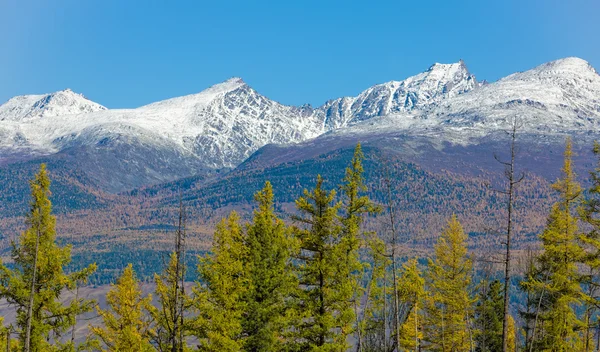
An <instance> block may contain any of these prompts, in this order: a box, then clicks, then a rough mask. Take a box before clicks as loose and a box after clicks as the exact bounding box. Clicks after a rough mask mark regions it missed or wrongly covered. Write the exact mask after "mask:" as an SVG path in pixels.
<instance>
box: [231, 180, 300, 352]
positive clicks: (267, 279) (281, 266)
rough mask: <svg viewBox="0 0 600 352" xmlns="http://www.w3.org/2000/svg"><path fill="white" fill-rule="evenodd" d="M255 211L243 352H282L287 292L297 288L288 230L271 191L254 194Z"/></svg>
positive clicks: (250, 236) (251, 226)
mask: <svg viewBox="0 0 600 352" xmlns="http://www.w3.org/2000/svg"><path fill="white" fill-rule="evenodd" d="M255 198H256V201H257V202H258V209H256V210H255V211H254V218H253V220H252V223H250V224H249V225H248V226H247V229H246V233H247V235H246V241H247V251H248V252H247V255H248V259H247V268H246V271H247V277H248V282H249V286H248V290H247V291H246V292H245V294H244V296H243V302H244V306H245V312H244V315H243V319H242V329H243V331H244V332H245V334H246V336H247V337H246V339H245V341H244V350H245V351H281V350H282V349H284V348H285V338H284V336H285V334H286V332H287V330H288V329H289V325H290V320H289V319H288V316H289V314H288V313H289V305H288V303H287V302H286V300H287V298H288V297H289V295H290V293H291V292H292V291H293V290H294V289H295V287H297V282H296V280H295V276H294V272H293V270H291V269H292V263H291V253H292V250H293V248H292V247H293V246H292V240H291V236H290V231H289V230H288V228H287V226H286V225H285V224H284V223H283V221H282V220H280V219H279V218H278V217H277V216H276V214H275V209H274V205H273V188H272V186H271V183H270V182H266V184H265V187H264V188H263V190H262V191H260V192H257V193H256V196H255Z"/></svg>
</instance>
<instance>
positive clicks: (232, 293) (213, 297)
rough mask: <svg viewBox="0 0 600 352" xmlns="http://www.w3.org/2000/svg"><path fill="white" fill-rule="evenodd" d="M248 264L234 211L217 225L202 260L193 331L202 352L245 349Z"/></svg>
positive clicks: (196, 292) (240, 227) (243, 239)
mask: <svg viewBox="0 0 600 352" xmlns="http://www.w3.org/2000/svg"><path fill="white" fill-rule="evenodd" d="M247 262H248V248H247V247H246V245H245V234H244V232H243V229H242V226H241V225H240V218H239V216H238V215H237V214H236V213H235V212H232V213H231V214H230V215H229V217H228V218H227V219H223V220H222V221H221V222H220V223H219V224H218V225H217V228H216V231H215V234H214V236H213V246H212V253H211V254H208V255H206V256H205V257H203V258H201V259H200V264H199V265H198V272H199V276H200V282H199V283H198V284H197V285H196V287H194V289H193V291H194V300H193V303H194V306H195V307H196V309H197V311H198V317H197V318H196V319H195V322H194V328H193V330H194V334H195V335H196V337H197V338H198V339H199V346H198V348H199V350H200V351H211V352H220V351H223V352H235V351H241V350H242V346H243V344H244V341H245V336H244V334H243V329H242V318H243V316H244V312H245V308H246V304H245V303H244V301H243V297H245V296H246V292H247V291H248V287H249V279H248V276H247V271H246V269H247V267H246V266H247Z"/></svg>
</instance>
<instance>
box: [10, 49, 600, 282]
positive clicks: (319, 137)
mask: <svg viewBox="0 0 600 352" xmlns="http://www.w3.org/2000/svg"><path fill="white" fill-rule="evenodd" d="M514 122H516V123H517V126H518V145H519V153H518V157H517V165H518V170H519V172H520V171H525V172H526V173H527V178H526V182H525V183H524V184H523V186H522V188H521V192H523V193H522V196H521V197H520V198H519V199H520V205H519V206H518V207H517V209H518V210H517V211H518V215H519V217H520V218H521V219H522V220H525V219H526V221H522V222H521V223H522V226H520V228H519V229H518V231H517V232H518V236H517V238H516V242H515V243H516V244H517V246H519V245H523V244H526V243H529V242H530V241H531V240H532V239H534V238H535V236H534V235H535V233H536V232H537V231H538V230H539V229H540V228H541V227H542V226H543V224H544V221H545V216H546V214H547V210H548V207H549V204H550V202H551V201H552V193H551V191H550V187H549V185H550V183H551V182H553V181H554V180H555V179H556V177H557V176H558V175H559V174H560V165H561V159H562V150H563V148H564V140H565V137H566V136H574V138H573V139H574V141H575V152H576V156H575V165H576V171H577V173H578V174H579V176H580V180H581V181H583V182H585V179H586V175H587V171H588V170H590V169H591V168H592V167H594V166H595V165H596V159H595V157H594V156H593V154H592V153H591V146H592V141H593V140H594V139H596V138H598V137H600V133H599V132H600V130H599V126H600V75H598V73H597V72H596V70H595V69H594V68H593V67H592V66H591V65H590V64H589V63H587V62H586V61H584V60H582V59H579V58H565V59H561V60H557V61H552V62H549V63H546V64H542V65H540V66H538V67H535V68H533V69H531V70H528V71H526V72H520V73H515V74H512V75H509V76H507V77H504V78H502V79H500V80H498V81H496V82H491V83H488V82H485V81H478V80H477V79H476V78H475V76H474V75H473V74H472V73H470V72H469V70H468V69H467V67H466V65H465V63H464V62H462V61H459V62H457V63H453V64H434V65H432V66H430V67H429V69H427V70H426V71H425V72H423V73H420V74H417V75H415V76H413V77H409V78H406V79H404V80H401V81H390V82H386V83H382V84H377V85H374V86H372V87H370V88H367V89H366V90H364V91H363V92H360V93H359V94H358V95H357V96H355V97H342V98H336V99H332V100H329V101H327V102H325V103H324V104H323V105H322V106H319V107H312V106H310V105H303V106H286V105H283V104H280V103H277V102H275V101H273V100H271V99H269V98H267V97H265V96H263V95H261V94H260V93H258V92H257V91H255V90H254V89H253V88H251V87H250V86H249V85H248V84H246V83H245V82H244V81H243V80H242V79H240V78H232V79H229V80H227V81H225V82H223V83H220V84H216V85H214V86H212V87H210V88H208V89H206V90H204V91H202V92H200V93H198V94H192V95H188V96H184V97H178V98H173V99H168V100H164V101H160V102H156V103H153V104H149V105H146V106H142V107H139V108H135V109H109V108H106V107H104V106H102V105H100V104H98V103H95V102H93V101H90V100H89V99H87V98H86V97H84V96H83V95H81V94H78V93H75V92H73V91H71V90H69V89H67V90H64V91H60V92H56V93H51V94H43V95H27V96H18V97H14V98H12V99H10V100H9V101H7V102H6V103H4V104H2V105H0V257H1V256H6V255H7V253H8V252H7V251H8V248H10V239H12V238H15V236H16V235H17V234H18V232H19V231H20V230H21V229H22V228H23V219H22V218H21V215H22V214H24V213H25V212H26V210H27V207H28V205H27V202H28V193H29V189H28V182H27V180H28V179H31V177H32V176H33V174H34V172H35V171H36V169H37V168H38V166H39V163H40V162H45V163H47V164H48V169H49V171H50V173H51V177H52V181H53V184H52V193H53V194H52V200H53V205H54V210H55V212H56V214H58V222H57V224H58V226H59V229H58V232H59V233H61V234H62V235H61V236H66V237H67V240H68V242H69V243H72V244H74V246H75V248H78V251H79V252H76V253H74V254H75V261H74V263H79V264H82V263H83V264H85V263H87V262H90V261H103V260H104V259H103V258H108V257H110V258H113V259H114V263H111V265H112V264H114V265H116V266H115V267H117V266H119V265H120V264H123V263H120V262H118V261H124V263H125V262H127V261H137V259H135V258H138V257H139V256H140V255H141V254H140V253H146V254H147V253H153V252H155V251H160V250H161V248H166V247H165V246H167V247H168V245H169V244H170V243H171V242H170V240H168V238H165V237H164V233H163V232H160V231H163V230H165V229H167V230H168V229H170V228H171V227H172V224H173V221H174V220H173V219H175V218H176V213H177V209H178V207H179V202H180V200H181V201H183V203H184V204H185V206H186V207H187V209H189V212H190V214H189V215H190V220H189V226H190V241H191V242H193V245H191V246H192V247H193V250H203V249H206V248H207V247H206V246H207V245H208V243H209V241H208V240H207V239H208V238H210V237H209V236H210V234H211V231H212V228H213V226H214V224H215V221H217V220H218V219H219V218H220V217H221V216H223V215H224V214H225V213H226V212H227V211H229V210H232V209H236V210H238V211H240V212H241V213H242V214H250V213H251V212H250V210H251V204H252V202H253V193H254V192H255V191H256V190H258V189H260V188H261V187H262V185H263V184H264V182H265V180H270V181H271V182H272V184H273V186H274V190H275V195H276V197H277V198H276V200H277V204H278V211H279V212H281V213H282V214H289V213H290V212H293V209H294V199H296V198H297V197H298V196H300V195H301V194H302V190H303V189H304V188H310V187H311V186H312V185H313V183H314V180H315V177H316V175H317V174H320V175H322V176H323V177H324V178H325V179H326V185H327V187H335V186H336V185H337V184H338V183H339V181H340V180H341V179H342V178H343V172H344V168H345V166H346V165H347V163H348V162H349V160H350V158H351V157H352V149H353V148H354V146H355V145H356V143H357V142H361V144H363V148H364V150H365V154H366V156H367V160H366V161H365V170H366V173H367V174H366V176H367V180H368V186H369V191H370V195H371V196H372V197H373V198H374V199H375V200H376V201H377V202H380V203H385V202H386V197H385V194H386V193H385V192H384V191H382V190H381V189H380V187H381V185H382V184H384V182H383V181H384V178H385V173H386V172H384V171H385V169H387V168H389V170H390V172H391V175H392V178H393V181H394V192H393V193H394V201H395V202H398V209H400V211H401V214H400V216H399V217H398V218H399V219H401V220H399V221H402V224H401V226H399V228H400V229H402V231H405V232H403V233H402V235H403V236H406V238H407V239H410V240H411V241H413V242H411V243H412V247H411V248H412V249H414V248H417V247H418V246H419V245H423V246H424V248H429V246H430V244H431V243H432V242H431V241H432V238H433V237H434V236H433V235H435V233H437V231H438V229H439V226H441V225H442V224H443V223H444V221H445V218H447V217H448V216H450V215H451V214H457V215H458V216H459V217H460V218H461V221H463V223H464V224H465V227H466V229H467V230H468V231H469V232H470V233H471V234H472V235H473V237H472V241H473V243H472V245H473V246H474V247H476V248H481V247H487V246H489V244H490V243H495V242H494V241H495V240H494V237H493V236H491V237H490V236H482V235H481V234H483V233H485V232H486V231H487V230H486V229H488V228H489V227H490V226H491V225H490V223H494V222H497V221H501V219H502V214H503V204H504V203H503V200H502V199H501V197H499V196H498V195H497V193H494V191H493V190H492V188H494V187H498V186H500V187H501V186H502V180H503V175H504V170H503V167H502V165H501V164H499V163H498V162H497V161H496V160H495V158H494V155H497V156H498V157H499V158H500V159H502V158H505V157H506V152H507V150H508V140H507V134H506V131H507V130H509V129H510V128H511V127H512V126H513V123H514ZM376 223H377V221H375V222H373V223H372V224H370V226H377V225H376ZM157 231H158V232H157ZM165 231H166V230H165ZM149 233H152V235H151V236H152V237H148V236H149ZM478 234H479V235H478ZM78 244H79V246H78ZM415 246H416V247H415ZM94 253H100V254H94ZM146 254H144V255H146ZM98 255H100V257H98ZM104 264H105V265H108V264H107V263H104ZM157 265H158V264H157ZM152 268H153V266H152ZM152 268H150V267H149V268H147V269H148V270H147V272H146V274H148V275H149V276H151V274H152V270H153V269H152ZM110 273H112V272H109V273H107V274H106V275H107V278H108V277H109V276H110V275H111V274H110ZM99 280H100V281H102V280H103V279H102V280H101V279H99Z"/></svg>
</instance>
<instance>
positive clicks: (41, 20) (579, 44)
mask: <svg viewBox="0 0 600 352" xmlns="http://www.w3.org/2000/svg"><path fill="white" fill-rule="evenodd" d="M599 14H600V1H598V0H569V1H565V0H560V1H559V0H493V1H485V0H476V1H475V0H473V1H471V0H469V1H450V0H446V1H442V0H440V1H426V0H418V1H417V0H414V1H402V0H393V1H374V0H373V1H368V2H367V1H362V2H358V1H328V0H320V1H312V0H304V1H288V0H279V1H257V0H255V1H248V0H246V1H201V0H198V1H182V0H174V1H152V0H147V1H132V0H95V1H93V0H55V1H48V0H0V103H2V102H4V101H6V100H7V99H9V98H10V97H12V96H15V95H21V94H33V93H46V92H52V91H56V90H60V89H64V88H71V89H73V90H74V91H77V92H81V93H83V94H85V95H86V96H87V97H88V98H90V99H92V100H94V101H97V102H98V103H100V104H103V105H105V106H107V107H109V108H122V107H137V106H140V105H143V104H147V103H150V102H153V101H157V100H161V99H166V98H170V97H174V96H180V95H185V94H191V93H196V92H199V91H201V90H203V89H205V88H207V87H208V86H210V85H212V84H215V83H218V82H221V81H223V80H226V79H227V78H230V77H232V76H240V77H242V78H243V79H244V80H245V81H246V82H248V83H249V84H250V85H251V86H253V87H254V88H255V89H256V90H258V91H259V92H261V93H262V94H264V95H266V96H268V97H269V98H272V99H275V100H277V101H279V102H282V103H285V104H296V105H299V104H303V103H311V104H313V105H320V104H322V103H323V102H324V101H325V100H327V99H330V98H335V97H338V96H346V95H356V94H357V93H358V92H360V91H361V90H363V89H365V88H367V87H369V86H371V85H373V84H376V83H381V82H385V81H389V80H393V79H396V80H400V79H403V78H406V77H408V76H411V75H414V74H417V73H419V72H422V71H424V70H425V69H427V68H428V67H429V66H430V65H431V64H432V63H434V62H442V63H448V62H455V61H458V60H459V59H463V60H465V62H466V64H467V66H468V67H469V69H470V70H471V72H473V73H474V74H475V75H476V76H477V77H478V78H479V79H487V80H491V81H493V80H496V79H498V78H500V77H502V76H505V75H507V74H510V73H513V72H515V71H522V70H526V69H528V68H531V67H534V66H536V65H538V64H540V63H543V62H546V61H550V60H554V59H558V58H561V57H566V56H579V57H581V58H583V59H585V60H588V61H589V62H590V63H591V64H592V65H593V66H594V67H596V69H597V70H600V17H598V16H599Z"/></svg>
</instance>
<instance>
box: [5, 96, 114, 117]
mask: <svg viewBox="0 0 600 352" xmlns="http://www.w3.org/2000/svg"><path fill="white" fill-rule="evenodd" d="M103 110H106V108H105V107H104V106H102V105H100V104H97V103H94V102H93V101H91V100H88V99H87V98H86V97H84V96H83V95H81V94H77V93H75V92H73V91H72V90H70V89H65V90H61V91H60V92H56V93H51V94H43V95H21V96H17V97H14V98H12V99H10V100H9V101H7V102H6V103H4V104H2V105H0V121H23V120H27V119H31V118H36V117H54V116H63V115H75V114H85V113H90V112H95V111H103Z"/></svg>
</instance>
